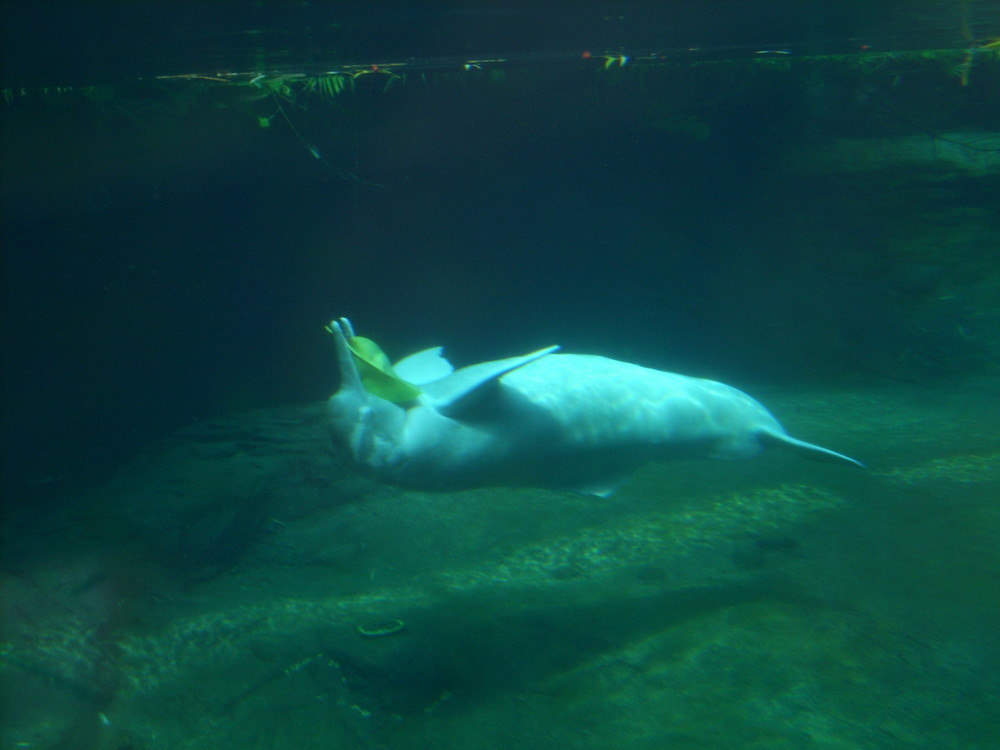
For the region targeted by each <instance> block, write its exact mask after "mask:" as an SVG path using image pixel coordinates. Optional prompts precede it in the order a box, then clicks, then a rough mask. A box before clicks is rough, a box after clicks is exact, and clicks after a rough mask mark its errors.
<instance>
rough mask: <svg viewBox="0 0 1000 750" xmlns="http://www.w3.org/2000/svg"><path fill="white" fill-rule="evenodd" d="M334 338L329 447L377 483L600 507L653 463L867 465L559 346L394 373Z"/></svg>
mask: <svg viewBox="0 0 1000 750" xmlns="http://www.w3.org/2000/svg"><path fill="white" fill-rule="evenodd" d="M327 330H328V331H329V332H330V333H331V334H332V335H333V339H334V343H335V345H336V351H337V362H338V365H339V369H340V387H339V389H338V390H337V392H336V393H334V394H333V395H332V396H331V397H330V399H329V401H328V402H327V416H328V419H329V425H330V428H331V431H332V435H333V439H334V443H335V444H336V445H337V446H338V447H339V448H340V450H341V451H342V452H343V453H344V454H345V455H346V458H347V460H348V462H349V463H350V464H352V465H353V466H354V467H355V468H357V469H358V470H359V471H360V472H361V473H362V474H364V475H366V476H368V477H369V478H371V479H374V480H376V481H380V482H385V483H388V484H393V485H397V486H400V487H409V488H413V489H419V490H461V489H472V488H476V487H486V486H526V487H546V488H553V489H565V490H572V491H575V492H580V493H585V494H591V495H600V496H605V497H606V496H608V495H610V494H612V493H613V492H614V491H615V490H616V489H618V487H619V486H620V485H621V484H622V483H623V482H624V481H625V480H626V479H627V477H628V476H629V475H630V474H631V473H632V472H633V471H634V470H636V469H637V468H639V467H640V466H642V465H643V464H645V463H646V462H648V461H662V460H670V459H677V458H688V457H696V458H712V459H741V458H750V457H752V456H755V455H757V454H758V453H760V452H761V451H762V450H763V449H764V448H766V447H769V446H777V447H779V448H785V449H788V450H791V451H793V452H795V453H798V454H800V455H802V456H805V457H807V458H813V459H819V460H823V461H832V462H835V463H841V464H847V465H852V466H863V464H862V463H861V462H859V461H856V460H855V459H853V458H849V457H848V456H845V455H843V454H841V453H836V452H835V451H832V450H829V449H827V448H823V447H821V446H818V445H813V444H812V443H807V442H804V441H802V440H798V439H796V438H793V437H791V436H790V435H788V434H787V433H786V432H785V429H784V428H783V427H782V426H781V424H780V423H779V422H778V420H777V419H775V418H774V417H773V416H772V415H771V413H770V412H769V411H768V410H767V409H766V408H765V407H764V406H763V405H762V404H760V403H759V402H757V401H755V400H754V399H752V398H751V397H750V396H748V395H747V394H745V393H743V392H742V391H739V390H737V389H735V388H732V387H731V386H728V385H724V384H722V383H718V382H715V381H713V380H705V379H702V378H693V377H687V376H685V375H677V374H674V373H670V372H662V371H660V370H653V369H650V368H647V367H641V366H639V365H635V364H630V363H628V362H620V361H617V360H614V359H608V358H607V357H601V356H596V355H589V354H563V353H558V349H559V347H558V346H549V347H546V348H544V349H539V350H537V351H534V352H531V353H530V354H525V355H523V356H520V357H511V358H508V359H499V360H496V361H492V362H483V363H480V364H476V365H471V366H469V367H463V368H461V369H459V370H455V369H454V368H453V367H452V366H451V364H450V363H449V362H448V361H447V360H446V359H445V358H444V357H443V356H442V351H443V350H442V347H433V348H430V349H424V350H423V351H420V352H417V353H416V354H412V355H410V356H408V357H406V358H404V359H402V360H400V361H399V362H397V363H395V364H391V363H390V362H389V359H388V357H386V356H385V354H384V353H383V352H382V351H381V349H379V347H378V345H377V344H375V343H374V342H373V341H371V340H370V339H365V338H362V337H360V336H355V334H354V330H353V328H352V326H351V322H350V321H349V320H348V319H347V318H340V320H339V321H338V320H335V321H333V322H331V323H330V325H329V326H327Z"/></svg>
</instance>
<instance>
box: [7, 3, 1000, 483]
mask: <svg viewBox="0 0 1000 750" xmlns="http://www.w3.org/2000/svg"><path fill="white" fill-rule="evenodd" d="M5 14H6V16H5V18H6V20H5V30H6V37H5V40H4V55H5V63H4V75H5V84H4V85H5V87H7V88H8V90H9V91H11V92H12V96H15V94H16V97H15V99H14V100H13V101H12V103H10V104H8V105H7V106H6V107H5V111H4V138H5V141H4V150H5V170H4V177H5V179H4V213H3V222H4V223H3V235H4V281H5V296H4V302H5V309H4V322H5V342H4V344H5V345H4V352H5V378H6V388H5V398H6V399H7V401H6V409H5V411H6V419H5V423H6V425H7V431H6V435H7V449H6V451H5V455H6V456H7V470H6V471H5V481H7V482H13V483H14V484H13V487H17V486H18V485H19V484H21V485H23V483H24V482H29V483H30V482H36V483H39V484H47V483H48V480H52V479H58V480H59V482H67V483H70V484H72V483H75V482H76V481H78V480H86V479H92V478H95V477H98V476H100V475H101V474H102V472H106V471H107V470H109V469H110V468H111V467H113V466H115V465H116V464H117V463H119V462H120V461H121V460H122V459H123V458H125V457H127V456H128V455H129V454H130V451H132V450H133V449H134V448H135V447H136V446H137V445H142V444H144V443H147V442H148V441H149V440H151V439H153V438H155V437H156V436H158V435H162V434H164V432H165V431H168V430H169V429H171V428H172V427H176V426H180V425H184V424H187V423H190V422H191V421H194V420H198V419H202V418H204V417H206V416H210V415H214V414H220V413H225V412H226V411H227V410H230V409H234V408H242V407H247V406H256V405H263V404H281V403H290V402H298V401H305V400H313V399H317V398H320V397H322V396H324V394H326V393H327V391H329V390H330V388H331V387H332V384H333V381H332V367H331V358H330V352H329V347H328V345H327V344H328V342H326V341H325V340H324V336H323V332H322V324H323V323H324V322H325V321H326V320H328V319H329V318H331V317H333V316H335V315H341V314H349V315H350V316H352V317H353V318H355V319H356V321H357V322H358V324H359V325H360V326H362V327H363V328H364V329H365V330H368V331H370V332H371V333H372V334H373V335H374V336H375V338H377V339H379V340H380V341H384V342H385V346H386V347H387V348H388V349H389V350H390V352H393V353H395V354H396V355H397V356H398V355H399V354H401V353H402V351H403V350H404V349H408V348H410V347H414V346H423V345H425V344H428V343H435V342H445V343H447V344H448V345H449V347H450V352H451V353H452V355H453V356H454V357H455V358H456V359H457V360H458V361H460V362H468V361H472V360H475V359H476V358H490V357H493V356H499V355H501V354H506V353H511V352H514V351H520V350H522V349H525V348H526V347H527V348H529V349H530V348H531V347H534V346H537V345H541V344H545V343H549V342H553V341H555V342H558V343H560V344H562V345H563V346H564V347H565V348H567V349H570V350H580V351H583V350H589V351H600V352H603V353H606V354H609V355H611V356H619V357H623V358H631V359H635V360H641V361H644V362H646V363H648V364H650V365H653V366H662V367H669V368H672V369H677V370H682V371H691V372H697V373H703V374H709V375H716V376H719V377H722V376H726V377H729V378H730V379H735V380H738V381H740V382H743V383H751V382H754V381H758V382H760V381H763V382H792V381H809V380H817V379H818V380H822V379H828V378H833V379H838V378H844V377H858V376H860V377H865V376H868V375H877V376H884V375H889V376H894V377H902V378H914V377H915V378H922V377H927V376H936V375H938V374H944V373H947V374H954V373H955V372H956V371H957V372H960V371H963V369H964V368H966V367H971V366H978V365H980V364H982V362H981V360H982V357H983V354H982V352H979V351H975V350H976V348H977V346H976V344H975V343H972V344H970V343H969V342H968V341H966V340H964V339H962V337H961V335H960V334H959V333H958V326H959V325H961V324H963V321H964V316H965V315H967V314H968V312H967V311H965V310H962V309H957V308H958V307H960V305H958V304H957V303H956V304H954V305H953V306H952V307H953V308H956V309H950V310H942V311H937V312H936V313H935V320H933V321H930V322H929V323H926V322H925V321H922V320H914V317H915V316H919V314H920V313H919V311H918V312H916V313H915V312H914V311H913V310H912V309H908V308H907V300H905V299H904V300H902V301H901V300H900V292H899V288H900V286H904V287H905V286H906V285H907V284H911V286H912V288H913V289H914V293H913V295H912V296H915V297H919V296H920V295H921V294H923V293H924V292H926V291H928V290H929V289H930V288H931V287H933V286H934V284H935V282H936V280H937V279H938V277H939V276H940V275H941V274H942V273H943V270H942V268H943V267H928V266H935V263H934V259H930V262H928V259H925V258H918V259H915V260H914V259H912V258H906V257H902V258H900V257H898V256H899V255H901V253H896V254H895V256H894V255H893V253H894V252H895V251H894V250H892V249H887V244H888V242H887V235H888V234H890V233H891V232H892V229H891V228H889V227H887V225H886V222H887V221H889V222H893V221H900V216H899V211H900V210H902V211H904V212H912V213H913V214H914V215H917V214H919V213H920V212H921V211H923V210H924V208H925V206H926V205H927V204H928V203H930V204H933V203H934V202H935V201H937V202H940V201H941V200H951V199H952V198H950V197H947V196H945V197H943V198H942V196H941V195H937V194H933V192H932V190H931V189H930V188H927V187H926V183H921V184H920V185H918V186H916V187H913V188H911V189H910V192H909V193H905V194H901V193H900V189H899V185H898V184H891V182H889V181H885V180H882V179H881V178H879V179H878V180H866V179H864V178H863V177H862V178H857V179H854V180H841V181H839V182H838V183H837V184H832V183H831V182H830V181H824V180H822V179H806V178H802V177H789V176H787V175H782V174H776V172H777V171H778V170H777V169H776V164H778V163H779V162H780V161H781V160H782V159H787V158H789V152H790V149H792V148H793V147H798V146H802V145H803V144H808V142H809V140H810V139H821V138H834V137H838V136H846V137H852V136H853V137H858V136H861V137H874V136H892V135H902V134H914V133H920V134H923V133H927V132H932V133H933V132H938V133H942V132H946V131H949V130H952V129H968V128H973V129H976V128H981V127H984V126H988V125H990V124H994V121H995V111H996V110H995V105H996V101H995V92H994V88H993V87H994V86H995V81H994V80H993V79H992V72H993V69H992V65H993V63H990V62H988V61H986V60H985V59H984V60H983V61H981V62H980V65H981V66H982V67H981V68H980V69H979V70H977V71H976V73H975V75H973V76H972V78H971V85H970V86H967V87H964V88H963V87H959V86H953V85H951V84H953V83H955V81H954V78H953V77H952V78H949V77H948V76H940V77H936V76H935V75H934V74H933V73H931V72H929V71H924V70H921V69H920V68H919V66H915V65H914V64H913V63H905V64H904V63H898V64H896V65H895V66H893V65H890V66H889V68H888V69H886V68H884V67H883V68H882V69H880V70H879V71H878V75H873V74H871V73H869V71H867V70H865V71H864V73H867V75H866V74H863V73H862V72H861V69H860V68H858V67H855V68H850V66H849V65H848V64H846V63H845V64H844V65H842V66H841V67H839V68H838V67H837V66H836V65H835V64H829V65H826V66H824V65H821V64H816V63H813V64H805V63H804V64H803V65H802V66H801V67H800V68H799V69H797V68H796V67H794V66H793V67H792V68H791V69H789V70H788V71H787V72H784V73H783V72H781V71H779V70H772V69H770V68H768V67H767V65H766V64H761V65H759V66H757V69H755V68H754V63H755V62H761V61H760V60H759V59H755V57H754V52H757V51H759V50H766V49H778V50H784V49H786V48H789V47H794V48H795V50H794V51H795V53H796V54H806V53H813V54H836V53H840V52H844V51H846V50H849V51H850V52H851V53H852V54H856V53H859V52H861V51H862V50H863V49H865V50H867V49H872V50H875V51H879V50H889V49H893V50H895V49H912V48H920V47H921V46H922V45H924V46H926V45H928V44H931V46H933V47H934V48H937V47H939V46H951V47H953V48H954V47H961V46H962V45H967V44H968V43H969V42H968V40H966V39H964V38H963V35H966V36H968V35H970V34H972V33H973V31H970V28H973V27H974V26H975V24H976V23H978V24H979V27H978V28H980V29H981V28H989V23H991V22H994V21H995V20H996V19H995V18H993V17H992V16H991V15H990V13H989V12H988V9H984V8H983V7H982V6H978V5H975V4H973V5H971V6H970V5H968V4H961V3H936V4H927V5H920V4H918V5H917V6H916V7H914V6H913V4H906V3H895V4H893V3H886V4H879V3H876V4H871V3H832V4H827V3H767V4H747V3H730V4H728V5H727V4H723V5H721V6H720V5H718V4H714V5H713V11H712V13H711V14H710V17H709V16H708V15H706V13H705V11H704V8H703V7H702V6H701V5H699V4H697V3H680V4H677V5H676V6H671V8H670V10H669V11H666V10H662V11H659V12H653V11H652V10H650V8H649V6H648V5H645V4H629V3H624V4H611V5H608V6H606V5H605V4H588V3H582V4H572V5H571V4H560V3H556V4H552V5H551V6H547V7H546V9H545V10H537V9H536V10H530V9H528V6H525V5H514V6H504V5H495V4H486V5H481V6H475V7H471V8H461V9H460V8H458V7H456V6H451V5H449V4H443V5H440V4H439V5H435V4H430V5H427V6H415V5H413V4H396V5H394V4H388V5H386V6H384V7H383V6H382V5H381V4H379V5H378V10H377V11H376V10H373V9H372V8H371V7H370V6H362V5H350V4H349V5H347V6H344V7H340V6H337V7H336V8H334V7H333V6H328V5H315V4H307V3H289V4H278V5H274V4H246V5H239V6H231V5H227V4H212V3H208V4H202V3H190V4H185V3H149V4H144V5H143V7H142V9H141V10H139V9H137V8H125V7H122V6H120V5H117V4H108V5H102V4H95V3H38V4H27V3H26V4H17V3H15V4H7V5H6V6H5ZM977 14H978V15H977ZM993 15H995V14H993ZM970 24H971V25H970ZM689 48H695V49H690V50H689ZM584 51H592V54H593V55H594V58H593V59H591V60H583V59H581V57H580V56H581V55H582V54H583V52H584ZM619 51H628V52H629V53H631V54H632V55H633V57H635V56H636V55H639V54H650V53H652V54H653V55H654V56H656V55H658V56H659V57H661V58H663V59H664V60H666V61H667V63H668V64H666V65H664V66H662V67H656V66H651V65H646V66H645V70H643V69H642V67H641V66H639V65H638V64H635V63H633V65H632V67H629V66H626V67H624V68H619V67H617V66H613V67H609V68H608V69H607V70H605V69H604V68H605V63H604V58H603V55H605V54H608V55H613V54H618V52H619ZM957 55H958V56H957V57H956V60H960V59H961V55H960V53H957ZM685 56H686V57H685ZM692 56H693V58H694V62H691V58H692ZM484 57H490V58H496V57H503V58H506V59H509V60H512V61H514V62H512V63H509V64H505V65H496V66H494V67H493V70H492V71H491V70H489V69H487V70H471V71H465V70H463V68H462V63H461V61H462V60H464V59H480V58H484ZM759 57H760V56H758V58H759ZM772 57H773V56H772ZM789 57H791V56H789ZM373 60H382V61H383V64H385V62H393V61H402V62H406V63H408V65H409V68H408V69H407V76H408V78H407V80H406V82H405V83H402V82H397V81H393V82H392V83H394V84H396V85H393V86H392V87H391V88H390V89H389V90H384V88H385V86H386V83H387V82H388V79H387V78H386V76H384V75H371V76H364V77H359V78H358V79H357V81H356V83H357V85H356V87H355V91H354V92H353V93H352V94H348V95H345V96H344V97H341V98H339V99H338V100H337V101H335V102H331V101H329V100H321V99H320V98H318V97H316V96H313V97H312V98H309V97H306V96H301V97H300V100H299V101H298V103H294V102H290V101H284V106H283V108H282V111H281V112H280V113H279V112H278V111H277V109H276V105H275V102H274V101H273V100H272V98H271V97H265V98H263V99H259V100H257V101H247V97H245V95H240V94H233V93H231V92H230V91H228V90H227V87H226V86H224V85H220V86H218V87H217V88H215V89H212V88H211V87H208V83H209V82H205V81H198V80H190V81H188V80H177V79H174V80H169V81H163V80H156V79H155V78H154V76H156V75H160V76H171V75H182V74H201V75H206V76H207V75H211V74H213V73H216V72H218V71H236V72H242V71H248V72H249V74H250V75H251V76H252V73H253V72H254V71H263V72H267V73H269V74H273V75H277V74H279V73H281V72H305V73H308V74H313V75H315V74H317V73H321V72H325V71H327V70H330V69H336V65H337V64H338V61H339V64H341V65H343V64H344V63H345V62H351V63H355V64H363V65H367V64H370V62H371V61H373ZM727 60H729V61H730V62H726V61H727ZM712 61H714V62H715V65H710V64H708V63H709V62H712ZM763 62H764V63H770V62H773V60H770V59H769V60H766V61H763ZM782 62H784V60H783V59H781V58H778V60H777V63H778V64H780V63H782ZM695 63H700V65H698V64H695ZM486 67H487V68H489V66H486ZM938 67H939V68H940V67H941V66H938ZM874 68H875V66H874V65H873V66H872V69H873V70H874ZM897 69H898V70H897ZM938 72H940V71H938ZM500 75H502V76H503V79H502V80H499V79H498V78H497V77H496V76H500ZM421 76H423V82H422V81H421ZM491 76H494V77H491ZM138 78H141V79H142V80H137V79H138ZM245 80H246V79H243V82H244V83H245ZM39 87H41V88H42V89H43V90H44V91H45V92H48V93H46V94H43V93H42V91H41V90H39ZM56 87H76V89H74V90H73V91H72V92H70V93H67V94H65V95H59V94H56V93H54V92H52V91H51V89H54V88H56ZM84 87H90V88H86V91H85V92H84V93H83V94H81V93H79V92H80V91H83V88H84ZM206 88H207V90H205V89H206ZM22 89H23V91H24V94H25V95H24V96H20V94H21V91H22ZM241 97H242V98H241ZM260 116H266V117H270V118H271V127H270V128H266V129H264V128H261V127H260V126H259V124H258V118H259V117H260ZM289 119H290V120H291V122H289ZM312 148H315V149H318V151H317V153H319V154H321V155H322V156H323V158H322V159H316V158H313V155H312V153H311V151H310V149H312ZM792 158H794V157H792ZM994 188H995V185H993V184H992V183H990V189H989V190H983V181H980V182H979V183H977V184H976V185H975V187H974V188H973V187H971V186H970V188H969V192H970V193H974V194H973V195H971V196H967V198H968V199H967V200H966V202H967V203H971V204H973V205H978V206H990V205H993V203H994V202H995V199H996V194H995V192H994V191H993V190H994ZM906 189H907V186H906V184H905V183H904V184H903V190H904V191H905V190H906ZM956 190H957V191H958V192H961V186H960V183H959V186H958V187H957V188H956ZM900 204H902V205H900ZM911 277H913V280H912V282H911V281H910V278H911ZM925 277H926V278H925ZM903 295H904V296H905V295H906V292H905V291H904V292H903ZM918 328H920V329H921V330H917V329H918ZM894 358H896V359H903V360H904V362H903V363H902V364H894V363H893V359H894ZM918 360H919V361H918ZM907 363H909V364H907ZM910 365H912V367H911V366H910ZM35 486H38V485H35ZM15 495H16V493H15Z"/></svg>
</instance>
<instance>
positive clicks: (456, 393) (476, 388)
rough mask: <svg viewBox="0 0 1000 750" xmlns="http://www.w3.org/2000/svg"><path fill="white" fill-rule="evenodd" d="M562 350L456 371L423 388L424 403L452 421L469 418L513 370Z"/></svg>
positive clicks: (551, 349) (496, 361)
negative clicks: (479, 403)
mask: <svg viewBox="0 0 1000 750" xmlns="http://www.w3.org/2000/svg"><path fill="white" fill-rule="evenodd" d="M558 348H559V347H558V346H547V347H545V348H544V349H539V350H538V351H535V352H532V353H531V354H525V355H523V356H521V357H510V358H508V359H498V360H494V361H493V362H482V363H480V364H478V365H470V366H469V367H463V368H462V369H461V370H456V371H455V372H453V373H451V374H450V375H449V376H448V377H446V378H443V379H441V380H437V381H435V382H433V383H425V384H424V385H423V391H424V403H426V404H428V405H429V406H432V407H434V408H435V409H436V410H437V411H439V412H440V413H441V414H444V415H445V416H446V417H451V418H452V419H462V418H468V416H469V415H470V413H471V412H472V411H473V410H474V409H475V406H476V405H477V403H478V402H479V401H480V399H482V398H483V397H484V396H485V395H486V394H487V393H488V392H489V391H490V390H491V389H492V388H493V386H495V385H496V383H497V381H498V380H499V379H500V378H501V377H503V376H504V375H506V374H507V373H508V372H510V371H512V370H516V369H517V368H518V367H524V366H525V365H526V364H528V363H529V362H534V361H535V360H536V359H541V358H542V357H544V356H546V355H548V354H551V353H552V352H554V351H556V350H557V349H558Z"/></svg>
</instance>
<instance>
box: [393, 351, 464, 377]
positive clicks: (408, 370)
mask: <svg viewBox="0 0 1000 750" xmlns="http://www.w3.org/2000/svg"><path fill="white" fill-rule="evenodd" d="M443 351H444V347H443V346H433V347H431V348H430V349H424V350H423V351H419V352H417V353H416V354H411V355H410V356H408V357H403V358H402V359H401V360H399V362H397V363H396V364H394V365H393V366H392V369H393V370H395V371H396V374H397V375H399V377H401V378H402V379H403V380H405V381H406V382H407V383H413V384H414V385H425V384H426V383H433V382H434V381H435V380H440V379H441V378H446V377H448V376H449V375H451V374H452V373H453V372H454V371H455V368H454V367H452V366H451V362H449V361H448V360H447V359H445V358H444V355H443V354H442V353H441V352H443Z"/></svg>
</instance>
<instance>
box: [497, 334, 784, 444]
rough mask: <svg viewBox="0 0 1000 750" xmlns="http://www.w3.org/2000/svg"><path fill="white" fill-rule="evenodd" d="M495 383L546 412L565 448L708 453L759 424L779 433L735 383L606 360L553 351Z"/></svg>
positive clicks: (753, 429)
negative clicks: (697, 448) (688, 449)
mask: <svg viewBox="0 0 1000 750" xmlns="http://www.w3.org/2000/svg"><path fill="white" fill-rule="evenodd" d="M501 383H502V384H503V386H504V387H505V388H510V389H512V390H513V391H515V392H516V393H517V395H518V396H519V397H520V398H522V399H524V400H526V401H528V402H530V403H531V404H532V405H534V406H535V407H536V408H538V409H540V410H542V411H544V412H545V413H546V414H547V416H548V417H549V419H550V420H551V421H552V422H553V423H554V425H556V426H557V428H558V431H559V434H560V436H561V439H562V440H563V441H565V445H566V446H569V447H581V448H601V447H615V446H630V445H631V446H646V447H649V448H655V447H656V446H664V447H667V448H669V449H671V450H675V449H679V450H683V448H684V446H685V445H692V446H693V445H699V446H706V447H707V448H708V450H710V451H711V450H712V446H713V444H714V443H717V442H719V441H728V442H729V443H732V442H733V441H734V439H736V440H737V441H738V440H745V439H747V437H748V436H749V435H750V434H751V433H755V432H757V431H759V430H760V429H761V428H767V429H777V430H779V431H781V427H780V425H778V423H777V421H776V420H775V419H774V417H773V416H771V414H770V413H769V412H768V411H767V409H765V408H764V407H763V406H762V405H761V404H760V403H758V402H757V401H755V400H754V399H752V398H750V396H748V395H746V394H745V393H743V392H741V391H739V390H737V389H735V388H732V387H730V386H727V385H724V384H722V383H717V382H715V381H712V380H704V379H701V378H691V377H687V376H684V375H677V374H674V373H669V372H662V371H660V370H652V369H649V368H646V367H641V366H639V365H634V364H630V363H628V362H619V361H617V360H613V359H608V358H606V357H599V356H592V355H582V354H551V355H549V356H547V357H543V358H542V359H539V360H536V361H535V362H532V363H530V364H528V365H525V366H524V367H521V368H519V369H517V370H514V371H512V372H510V373H508V374H507V375H504V376H503V378H502V379H501ZM741 452H744V451H743V450H742V449H741Z"/></svg>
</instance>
